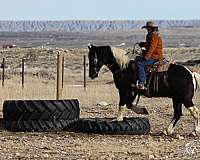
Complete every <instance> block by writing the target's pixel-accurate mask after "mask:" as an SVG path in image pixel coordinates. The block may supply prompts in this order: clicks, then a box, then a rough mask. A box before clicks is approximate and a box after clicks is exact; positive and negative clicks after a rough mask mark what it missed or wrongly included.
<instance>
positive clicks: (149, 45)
mask: <svg viewBox="0 0 200 160" xmlns="http://www.w3.org/2000/svg"><path fill="white" fill-rule="evenodd" d="M140 46H141V47H145V48H146V51H145V52H144V58H145V59H149V58H152V59H154V60H156V61H160V60H162V59H163V45H162V39H161V37H160V35H159V33H158V31H154V32H152V33H150V34H147V36H146V42H142V43H141V44H140Z"/></svg>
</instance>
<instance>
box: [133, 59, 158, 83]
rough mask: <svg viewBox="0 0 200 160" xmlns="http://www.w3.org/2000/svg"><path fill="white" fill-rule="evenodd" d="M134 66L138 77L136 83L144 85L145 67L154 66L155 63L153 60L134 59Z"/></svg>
mask: <svg viewBox="0 0 200 160" xmlns="http://www.w3.org/2000/svg"><path fill="white" fill-rule="evenodd" d="M135 61H136V66H137V76H138V78H137V79H138V81H139V82H138V83H139V84H145V83H146V72H145V67H146V66H147V65H151V64H154V63H155V62H156V61H155V60H154V59H148V60H146V59H144V58H143V57H139V56H138V57H136V59H135Z"/></svg>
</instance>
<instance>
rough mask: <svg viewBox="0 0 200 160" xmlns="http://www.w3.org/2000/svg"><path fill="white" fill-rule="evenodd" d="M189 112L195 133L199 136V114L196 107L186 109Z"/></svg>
mask: <svg viewBox="0 0 200 160" xmlns="http://www.w3.org/2000/svg"><path fill="white" fill-rule="evenodd" d="M188 110H189V112H190V113H191V115H192V116H193V117H194V119H195V129H194V131H195V133H196V134H197V135H198V136H199V135H200V119H199V118H200V112H199V109H198V108H197V107H196V106H192V107H188Z"/></svg>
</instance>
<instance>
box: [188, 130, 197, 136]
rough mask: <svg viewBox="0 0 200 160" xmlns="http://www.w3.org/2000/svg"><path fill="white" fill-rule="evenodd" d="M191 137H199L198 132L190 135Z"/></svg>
mask: <svg viewBox="0 0 200 160" xmlns="http://www.w3.org/2000/svg"><path fill="white" fill-rule="evenodd" d="M189 136H190V137H198V134H197V133H196V131H193V132H192V133H190V134H189Z"/></svg>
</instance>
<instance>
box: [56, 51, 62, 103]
mask: <svg viewBox="0 0 200 160" xmlns="http://www.w3.org/2000/svg"><path fill="white" fill-rule="evenodd" d="M62 57H63V54H62V53H58V54H57V90H56V99H57V100H59V99H61V98H62V60H63V58H62Z"/></svg>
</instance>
